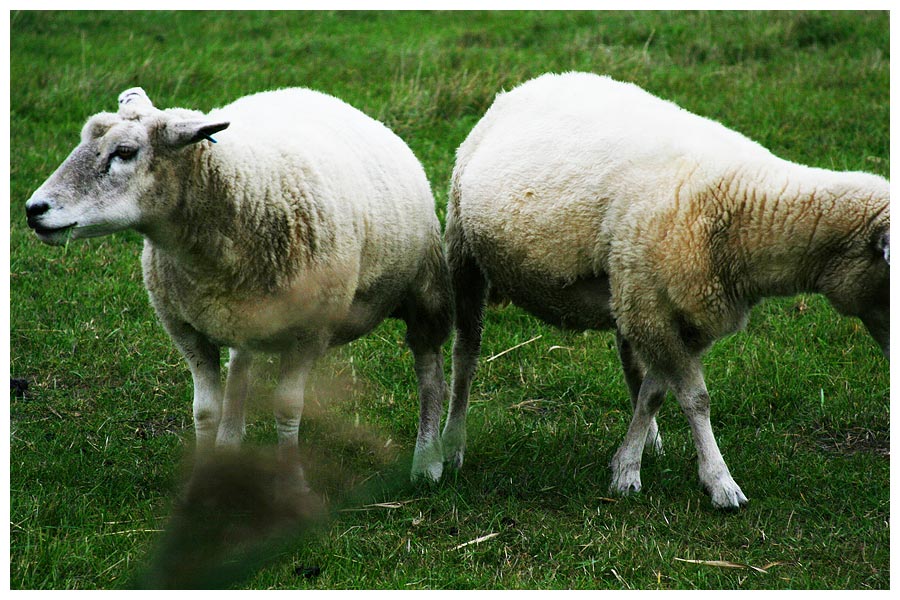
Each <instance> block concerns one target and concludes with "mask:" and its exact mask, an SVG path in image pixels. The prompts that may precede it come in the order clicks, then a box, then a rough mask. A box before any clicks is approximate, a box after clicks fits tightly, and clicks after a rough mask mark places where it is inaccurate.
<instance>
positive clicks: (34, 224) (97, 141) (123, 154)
mask: <svg viewBox="0 0 900 600" xmlns="http://www.w3.org/2000/svg"><path fill="white" fill-rule="evenodd" d="M135 89H137V90H140V89H139V88H135ZM126 94H129V96H128V98H131V99H132V100H137V101H138V102H137V103H136V105H137V106H131V107H126V106H123V108H121V109H120V111H119V114H113V113H100V114H97V115H94V116H93V117H91V118H90V119H89V120H88V122H87V123H86V124H85V126H84V128H83V129H82V132H81V143H80V144H79V145H78V146H77V147H76V148H75V149H74V150H73V151H72V153H71V154H70V155H69V157H68V158H67V159H66V160H65V161H64V162H63V163H62V165H60V166H59V168H58V169H57V170H56V171H55V172H54V173H53V174H52V175H51V176H50V178H49V179H47V181H45V182H44V184H43V185H41V186H40V187H39V188H38V189H37V190H36V191H35V192H34V194H32V196H31V198H30V199H29V200H28V202H26V204H25V212H26V215H27V218H28V225H29V227H31V228H32V229H33V230H34V232H35V233H36V234H37V237H38V239H40V240H41V241H42V242H44V243H47V244H52V245H61V244H64V243H65V242H66V241H67V240H69V239H76V238H86V237H96V236H101V235H106V234H109V233H113V232H116V231H121V230H124V229H128V228H137V229H140V228H141V227H142V226H145V225H147V224H148V223H150V222H152V220H153V219H154V218H159V217H160V216H161V215H160V213H161V212H164V211H165V198H161V197H160V196H159V195H157V194H154V193H153V192H154V188H155V187H156V184H157V181H158V179H159V178H160V177H165V176H166V171H167V170H166V169H165V168H164V167H163V163H164V162H165V157H167V156H170V155H171V154H172V153H173V152H177V151H178V150H179V149H181V148H184V147H185V146H188V145H189V144H193V143H195V142H198V141H200V140H203V139H208V138H209V136H210V135H212V134H213V133H215V132H217V131H221V130H222V129H225V128H226V127H227V126H228V123H211V122H206V121H202V120H186V119H183V118H181V117H178V116H175V115H172V114H169V113H166V112H163V111H160V110H157V109H155V108H153V105H152V103H150V100H149V99H148V98H146V95H144V94H143V90H140V92H139V93H137V92H133V91H126V92H123V96H125V95H126ZM120 102H122V100H121V98H120ZM126 108H127V109H128V110H126Z"/></svg>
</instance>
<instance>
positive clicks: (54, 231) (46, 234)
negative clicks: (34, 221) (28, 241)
mask: <svg viewBox="0 0 900 600" xmlns="http://www.w3.org/2000/svg"><path fill="white" fill-rule="evenodd" d="M29 225H31V224H30V223H29ZM76 225H78V223H72V224H70V225H65V226H63V227H41V226H40V225H31V228H32V229H34V233H35V234H37V237H38V239H39V240H41V241H42V242H44V243H45V244H50V245H52V246H58V245H61V244H63V243H65V242H66V241H67V240H68V239H69V236H70V234H71V231H72V228H74V227H75V226H76Z"/></svg>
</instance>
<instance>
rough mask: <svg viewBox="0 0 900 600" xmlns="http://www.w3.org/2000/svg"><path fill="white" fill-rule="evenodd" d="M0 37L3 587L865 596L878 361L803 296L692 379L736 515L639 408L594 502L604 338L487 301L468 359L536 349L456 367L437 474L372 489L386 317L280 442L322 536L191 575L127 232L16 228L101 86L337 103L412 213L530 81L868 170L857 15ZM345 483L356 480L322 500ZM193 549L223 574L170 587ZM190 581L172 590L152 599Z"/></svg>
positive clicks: (259, 431)
mask: <svg viewBox="0 0 900 600" xmlns="http://www.w3.org/2000/svg"><path fill="white" fill-rule="evenodd" d="M10 22H11V48H10V50H11V65H10V72H11V73H10V99H11V113H10V120H11V138H10V155H11V157H12V159H11V162H10V172H11V181H10V192H11V196H10V202H11V205H12V206H11V210H10V213H11V223H10V337H11V359H10V371H11V377H13V378H16V379H22V380H26V381H27V386H28V387H27V390H26V391H24V392H23V391H21V390H19V389H17V390H12V389H11V395H10V402H9V407H10V408H9V416H10V429H11V437H10V482H11V489H10V546H11V547H10V555H11V557H10V558H11V561H10V578H11V581H10V585H11V587H12V588H13V589H23V588H25V589H32V588H39V589H46V588H64V589H74V588H79V589H80V588H121V587H129V586H134V585H163V584H170V585H175V584H178V585H199V586H219V585H230V586H235V587H239V588H301V589H329V588H397V589H419V588H489V589H496V588H550V589H566V588H613V589H626V588H628V589H656V588H664V589H668V588H679V589H684V588H688V589H692V588H725V589H737V588H741V589H744V588H747V589H752V588H784V589H787V588H793V589H796V588H817V589H818V588H828V589H833V588H839V589H847V588H853V589H856V588H858V589H870V588H877V589H885V588H888V587H889V585H890V579H889V576H890V572H889V567H890V565H889V563H890V560H889V558H890V547H889V537H890V536H889V534H890V530H889V520H890V509H889V498H890V494H889V445H890V439H889V389H890V388H889V386H890V382H889V374H888V362H887V360H886V359H884V358H883V357H882V356H881V354H880V352H879V351H878V349H877V348H876V346H875V344H874V342H872V341H871V340H870V339H869V338H868V335H867V334H866V332H865V331H864V329H863V327H862V325H861V324H860V323H859V322H857V321H854V320H850V319H843V318H840V317H839V316H838V315H837V314H836V313H835V312H834V311H833V310H832V309H831V308H830V307H829V306H828V305H827V303H826V302H825V301H824V300H823V299H822V298H820V297H816V296H801V297H795V298H787V299H777V300H770V301H766V302H764V303H762V304H761V305H759V306H757V307H756V308H755V309H754V311H753V313H752V317H751V321H750V324H749V326H748V328H747V330H746V331H744V332H741V333H739V334H736V335H734V336H731V337H729V338H727V339H725V340H722V341H721V342H720V343H719V344H718V345H716V346H715V347H714V348H713V349H712V350H711V351H710V352H709V354H708V355H707V358H706V361H705V364H706V380H707V384H708V387H709V390H710V392H711V396H712V402H713V428H714V430H715V432H716V434H717V437H718V440H719V444H720V446H721V448H722V452H723V454H724V456H725V459H726V461H727V462H728V464H729V466H730V467H731V470H732V473H733V475H734V477H735V479H736V480H737V481H738V483H739V484H740V485H741V486H742V488H743V490H744V492H745V493H746V494H747V496H748V497H749V498H750V504H749V506H748V507H747V508H745V509H744V510H742V511H740V512H737V513H721V512H717V511H714V510H713V509H712V508H711V506H710V503H709V499H708V498H707V497H706V495H705V494H704V493H703V491H702V490H701V489H700V487H699V483H698V480H697V475H696V460H695V458H696V457H695V454H694V449H693V444H692V442H691V438H690V434H689V430H688V427H687V424H686V421H685V419H684V418H683V416H682V415H681V414H680V411H679V410H678V408H677V405H676V403H675V402H674V401H673V400H672V399H671V398H670V399H669V400H668V401H667V403H666V404H665V405H664V406H663V409H662V411H661V413H660V427H661V430H662V432H663V436H664V437H665V438H666V448H667V453H666V454H665V456H662V457H648V458H646V459H645V461H644V468H643V477H642V479H643V483H644V490H643V491H642V493H640V494H639V495H636V496H633V497H628V498H624V499H616V498H609V497H608V496H609V493H608V492H607V486H608V484H609V472H608V468H607V463H608V461H609V459H610V458H611V457H612V455H613V453H614V451H615V449H616V447H617V446H618V444H619V443H620V442H621V440H622V438H623V436H624V434H625V431H626V428H627V424H628V421H629V416H630V409H629V403H628V399H627V391H626V388H625V385H624V380H623V378H622V376H621V372H620V368H619V366H618V362H617V358H616V352H615V343H614V339H613V336H612V334H611V333H609V332H589V333H572V332H562V331H559V330H556V329H553V328H550V327H548V326H545V325H543V324H542V323H540V322H539V321H537V320H535V319H533V318H531V317H530V316H528V315H526V314H525V313H523V312H522V311H520V310H518V309H516V308H513V307H506V308H498V309H493V310H491V311H489V313H488V316H487V321H486V329H485V337H484V346H483V357H490V356H493V355H495V354H498V353H500V352H502V351H504V350H506V349H509V348H511V347H513V346H515V345H517V344H520V343H522V342H526V341H528V340H531V339H532V338H535V337H536V336H540V337H539V338H538V339H536V340H534V341H532V342H530V343H528V344H525V345H523V346H521V347H520V348H518V349H516V350H513V351H511V352H508V353H506V354H504V355H503V356H501V357H499V358H497V359H496V360H493V361H491V362H483V363H482V365H481V368H480V371H479V373H478V375H477V376H476V379H475V383H474V386H473V396H472V407H471V411H470V433H469V449H468V452H467V454H466V464H465V466H464V467H463V469H462V471H461V472H459V473H458V474H456V475H454V476H450V477H448V478H446V479H445V481H443V482H442V483H441V484H439V485H437V486H433V487H424V488H415V487H411V486H409V485H407V484H406V483H405V482H404V479H405V476H404V475H403V473H405V471H406V465H404V464H403V460H404V457H405V456H407V454H408V452H409V451H410V450H411V448H412V445H413V442H414V439H415V427H416V401H415V383H414V378H413V374H412V364H411V363H412V361H411V356H410V354H409V352H408V351H407V350H406V349H405V347H404V346H403V345H402V338H403V331H402V326H401V325H400V324H399V323H397V322H390V321H389V322H386V323H384V324H383V325H382V326H381V327H379V328H378V329H377V330H376V331H375V332H374V333H373V334H372V335H370V336H368V337H366V338H365V339H361V340H358V341H356V342H353V343H352V344H350V345H349V346H346V347H344V348H341V349H339V350H336V351H334V352H333V353H332V354H331V355H330V356H329V357H328V359H327V360H324V361H323V362H322V363H321V364H320V365H319V367H318V368H317V371H316V381H315V384H314V386H313V389H312V390H311V393H310V395H309V400H308V405H309V409H308V410H309V411H310V415H309V418H308V419H307V418H306V417H305V419H306V420H305V422H304V425H302V426H301V437H304V439H308V440H312V442H311V445H312V446H314V447H315V449H316V457H317V459H318V463H317V464H319V465H320V466H319V468H313V469H311V473H310V476H311V479H312V480H313V481H314V483H315V482H318V483H319V484H320V485H321V486H322V488H321V489H323V490H325V491H326V492H327V493H328V494H329V496H328V497H329V499H330V500H332V502H333V504H332V507H333V508H335V510H334V511H333V513H332V514H331V516H330V518H329V519H327V520H324V521H322V522H317V523H316V524H315V526H314V527H311V528H309V529H306V530H304V531H297V532H296V536H288V537H287V538H286V539H285V538H281V539H278V540H274V541H271V543H267V542H266V541H265V540H262V539H261V536H259V535H257V536H254V535H252V534H259V533H260V532H264V531H266V527H267V526H268V525H260V526H259V527H256V526H254V527H253V528H252V529H253V531H250V532H247V531H244V533H243V534H241V533H239V532H240V531H241V527H240V523H232V525H231V526H230V527H231V528H230V529H229V530H228V532H226V534H227V535H226V534H222V533H221V532H218V533H217V532H212V533H210V532H209V531H207V532H206V534H208V535H209V536H210V538H209V539H213V540H214V539H227V540H229V546H228V547H227V548H225V550H226V551H222V548H221V547H214V546H204V545H203V544H200V543H199V542H198V541H197V540H199V539H201V538H200V537H199V536H201V535H203V532H201V533H197V532H196V531H194V530H187V531H185V530H183V529H179V528H178V525H179V524H180V523H182V522H184V520H185V519H184V518H183V517H184V515H181V517H179V516H176V517H175V518H172V517H171V515H172V512H173V510H174V509H175V508H177V507H178V506H181V505H180V504H178V503H177V502H176V498H177V495H178V493H179V489H180V485H181V477H182V473H183V470H184V463H185V453H186V451H187V450H188V449H189V448H190V446H191V444H192V440H193V433H192V424H191V407H190V398H191V383H190V376H189V373H188V370H187V368H186V367H185V366H184V365H183V363H182V360H181V357H180V356H179V355H178V353H177V351H176V350H175V348H174V346H173V345H172V343H171V342H170V341H169V340H168V338H167V337H166V335H165V334H164V332H163V330H162V328H161V327H160V326H159V325H158V324H157V322H156V320H155V317H154V315H153V312H152V310H151V308H150V306H149V304H148V301H147V297H146V293H145V292H144V290H143V287H142V283H141V275H140V267H139V260H138V257H139V253H140V249H141V240H140V237H139V236H138V235H137V234H135V233H131V232H128V233H122V234H117V235H114V236H110V237H107V238H101V239H93V240H87V241H79V242H74V243H72V244H70V245H69V246H67V247H65V248H52V247H47V246H43V245H42V244H40V243H39V242H38V241H37V239H36V238H35V237H34V235H33V234H31V233H30V232H29V231H28V229H27V227H26V225H25V216H24V209H23V204H24V202H25V200H26V199H27V198H28V196H29V195H30V194H31V192H32V191H33V190H34V189H35V188H36V187H37V186H38V185H39V184H40V183H41V182H42V181H43V180H44V179H45V178H46V177H47V176H48V175H49V174H50V173H51V172H52V170H53V169H54V168H55V167H56V166H57V165H58V164H59V163H60V162H61V161H62V160H63V158H65V156H66V155H67V153H68V152H69V151H70V150H71V149H72V148H73V147H74V146H75V144H76V143H77V141H78V135H79V131H80V128H81V125H82V124H83V122H84V121H85V119H86V118H87V117H88V116H89V115H91V114H93V113H95V112H99V111H101V110H114V109H115V102H116V96H117V95H118V93H119V92H120V91H122V90H123V89H125V88H128V87H131V86H133V85H140V86H142V87H144V88H145V89H146V90H147V91H148V93H149V94H150V96H151V97H152V98H153V100H154V102H155V103H156V105H157V106H162V107H167V106H188V107H192V108H198V109H202V110H208V109H210V108H212V107H214V106H217V105H221V104H224V103H226V102H228V101H230V100H232V99H234V98H237V97H239V96H241V95H243V94H246V93H249V92H254V91H258V90H261V89H266V88H273V87H278V86H291V85H303V86H308V87H313V88H316V89H319V90H322V91H325V92H328V93H330V94H333V95H336V96H338V97H341V98H343V99H344V100H346V101H348V102H350V103H351V104H353V105H355V106H357V107H358V108H360V109H362V110H364V111H365V112H367V113H368V114H370V115H372V116H374V117H377V118H379V119H381V120H383V121H384V122H385V123H387V124H388V125H389V126H390V127H392V128H393V129H394V130H395V131H396V132H397V133H398V134H399V135H401V137H403V138H404V139H405V140H406V141H407V142H408V143H409V144H410V146H411V147H412V148H413V150H414V151H415V153H416V154H417V156H418V157H419V158H420V160H421V161H422V162H423V164H424V165H425V168H426V171H427V173H428V176H429V178H430V180H431V183H432V186H433V189H434V192H435V197H436V201H437V207H438V213H439V215H440V217H441V219H443V215H444V207H445V205H446V195H447V194H446V192H447V187H448V180H449V175H450V172H451V169H452V163H453V158H454V151H455V148H456V147H457V146H458V145H459V143H460V142H461V141H462V140H463V139H464V138H465V136H466V134H467V133H468V131H469V130H470V129H471V127H472V126H473V125H474V124H475V123H476V121H477V120H478V119H479V117H480V116H481V115H482V114H483V112H484V111H485V110H486V109H487V107H488V106H489V105H490V103H491V101H492V99H493V96H494V94H495V93H496V92H497V91H499V90H501V89H503V88H507V89H508V88H510V87H511V86H513V85H515V84H517V83H519V82H521V81H524V80H526V79H528V78H531V77H533V76H536V75H538V74H540V73H543V72H547V71H563V70H588V71H594V72H598V73H608V74H611V75H613V76H614V77H616V78H619V79H624V80H628V81H633V82H635V83H637V84H639V85H641V86H644V87H645V88H647V89H649V90H650V91H652V92H654V93H656V94H658V95H660V96H663V97H665V98H669V99H672V100H675V101H676V102H678V103H679V104H681V105H682V106H684V107H685V108H687V109H689V110H692V111H694V112H697V113H700V114H703V115H706V116H710V117H713V118H715V119H718V120H720V121H721V122H723V123H725V124H726V125H728V126H730V127H732V128H734V129H737V130H738V131H741V132H743V133H745V134H747V135H749V136H750V137H752V138H753V139H755V140H757V141H759V142H760V143H762V144H763V145H765V146H767V147H769V148H770V149H772V150H773V151H774V152H775V153H776V154H778V155H781V156H783V157H785V158H788V159H791V160H795V161H798V162H803V163H806V164H812V165H815V166H821V167H826V168H834V169H853V170H866V171H871V172H875V173H878V174H881V175H884V176H887V175H888V173H889V167H890V156H889V133H888V131H889V128H888V124H889V60H890V55H889V19H888V14H887V13H886V12H882V13H850V12H846V13H845V12H841V13H796V12H773V13H759V12H740V13H731V12H724V13H703V12H700V13H697V12H668V13H656V12H640V13H631V12H613V13H603V12H601V13H594V12H577V13H571V12H550V13H522V12H512V13H508V12H504V13H496V12H484V13H459V12H452V13H381V12H377V13H330V12H316V13H302V12H298V13H274V14H273V13H264V12H260V13H230V12H216V13H204V12H190V13H187V12H185V13H147V12H127V13H124V12H123V13H112V12H110V13H107V12H104V13H94V12H14V13H11V15H10ZM447 351H448V352H447V353H448V355H449V346H448V348H447ZM268 366H269V365H268V362H267V361H265V360H260V361H259V364H258V365H257V368H258V369H259V370H260V371H261V372H262V373H263V374H265V373H266V369H267V368H268ZM447 371H448V373H449V366H448V369H447ZM264 379H265V381H266V383H264V384H262V385H261V386H260V387H259V390H258V392H259V393H258V394H257V395H258V396H259V400H260V402H259V403H258V404H259V405H258V406H257V407H256V408H255V409H254V411H253V414H252V418H251V420H250V421H249V423H248V445H249V446H251V447H255V448H259V449H260V452H264V451H265V449H266V447H267V446H268V445H269V444H271V443H272V442H273V441H274V438H275V433H274V425H273V420H272V419H271V418H270V417H269V413H268V412H267V409H266V408H265V396H266V391H267V389H269V388H268V387H267V386H268V382H269V380H268V379H267V378H264ZM313 442H314V443H313ZM397 461H399V462H398V463H397ZM395 463H397V464H395ZM248 471H252V469H249V468H248ZM237 472H238V473H241V472H242V471H237ZM397 473H400V475H397ZM367 478H368V480H367V481H368V485H370V486H371V485H372V483H373V482H380V487H378V488H377V489H375V490H374V491H373V490H370V489H368V488H366V487H365V486H362V487H359V488H355V489H353V490H348V489H346V488H343V489H342V487H341V486H342V485H344V484H346V482H359V481H360V480H365V479H367ZM251 488H252V486H250V487H246V486H245V487H244V488H239V492H237V493H236V495H237V496H239V498H238V500H241V501H242V502H244V504H241V502H237V503H232V504H228V502H227V501H226V500H222V503H223V504H221V505H216V504H214V505H213V506H212V510H213V511H215V510H218V509H221V510H222V515H223V518H224V516H229V518H231V519H237V518H238V517H239V516H240V515H242V514H245V513H253V510H252V509H253V507H254V505H255V503H256V502H259V503H260V505H261V504H262V503H263V502H265V501H266V499H265V498H260V497H256V496H254V495H253V494H254V493H255V492H258V489H257V488H252V489H251ZM323 493H324V492H323ZM353 509H355V510H353ZM226 513H227V515H226ZM217 516H218V515H217ZM204 522H206V521H204ZM269 525H271V524H269ZM245 529H246V528H245ZM235 532H238V533H235ZM220 534H221V535H223V536H225V537H223V538H216V536H217V535H220ZM242 535H243V537H241V536H242ZM481 538H484V539H483V540H482V541H480V542H478V543H470V544H467V542H471V541H473V540H478V539H481ZM185 539H186V540H187V542H185ZM204 539H205V538H204ZM204 552H205V554H203V553H204ZM164 553H168V554H166V556H167V558H168V561H169V562H166V561H165V560H162V559H161V558H160V557H161V556H162V555H163V554H164ZM220 555H222V557H223V560H224V561H225V562H224V563H222V565H224V567H223V568H219V569H216V568H213V567H214V566H215V565H212V566H211V568H210V569H209V570H208V571H207V572H205V574H204V573H200V572H199V570H200V567H201V566H204V565H206V566H210V564H207V563H206V562H204V561H210V560H211V559H212V558H214V557H219V556H220ZM192 561H196V562H197V565H198V571H197V573H195V575H196V577H194V578H193V579H191V575H190V571H188V572H187V573H188V574H187V575H185V578H184V579H180V580H173V579H171V578H169V579H166V573H167V569H172V568H173V567H172V565H180V566H182V567H183V566H184V565H186V564H193V563H192ZM691 561H695V562H691ZM710 561H727V562H728V563H731V564H730V566H727V564H726V563H715V562H710ZM220 566H221V565H220ZM148 573H149V575H148ZM154 573H155V575H154ZM154 577H155V578H154ZM204 577H205V578H204ZM173 582H174V583H173Z"/></svg>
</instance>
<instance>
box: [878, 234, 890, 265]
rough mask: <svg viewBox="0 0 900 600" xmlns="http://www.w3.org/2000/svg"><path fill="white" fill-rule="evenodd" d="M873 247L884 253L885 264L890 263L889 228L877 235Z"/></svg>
mask: <svg viewBox="0 0 900 600" xmlns="http://www.w3.org/2000/svg"><path fill="white" fill-rule="evenodd" d="M875 248H876V249H877V250H878V251H879V252H881V253H882V255H884V260H885V262H887V264H889V265H890V264H891V232H890V230H888V231H885V232H884V233H882V234H881V235H880V236H878V241H877V242H876V243H875Z"/></svg>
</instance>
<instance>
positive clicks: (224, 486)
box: [137, 451, 328, 589]
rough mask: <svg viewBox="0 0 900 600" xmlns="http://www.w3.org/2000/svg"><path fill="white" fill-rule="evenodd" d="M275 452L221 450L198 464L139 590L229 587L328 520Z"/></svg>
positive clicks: (318, 500) (296, 471) (297, 473)
mask: <svg viewBox="0 0 900 600" xmlns="http://www.w3.org/2000/svg"><path fill="white" fill-rule="evenodd" d="M274 454H275V453H274V452H271V453H264V452H261V451H255V452H254V451H243V452H227V453H225V452H222V453H217V456H216V457H215V458H214V459H211V460H209V461H205V462H204V463H203V464H200V465H197V466H196V467H195V468H194V471H193V473H192V474H191V476H190V478H189V479H188V482H187V484H186V485H185V488H184V490H183V491H182V493H181V495H180V496H179V497H178V498H177V499H176V500H175V501H174V505H173V507H172V515H171V517H170V519H169V522H168V523H167V525H166V529H165V531H164V533H163V534H162V538H161V540H160V541H159V546H158V548H157V550H156V552H155V555H154V557H153V560H152V563H151V565H150V567H149V569H148V570H147V572H146V573H145V574H144V575H143V576H142V577H141V578H140V580H139V581H138V582H137V587H141V588H154V589H159V588H169V589H221V588H224V587H229V586H231V585H234V584H236V583H238V582H240V581H241V580H242V579H245V578H246V577H249V576H251V575H252V574H253V573H254V572H255V571H256V570H258V569H259V568H261V567H262V566H264V565H265V564H266V563H267V562H269V561H271V560H273V559H274V558H275V557H276V556H277V555H278V554H279V553H280V552H281V551H282V549H284V548H285V547H286V546H287V544H289V543H291V542H294V541H297V540H299V539H302V538H303V537H305V536H308V535H310V534H312V533H313V531H314V530H315V529H316V528H317V527H318V526H320V525H322V524H324V523H325V522H327V516H328V510H327V508H326V505H325V502H324V500H323V499H322V497H321V496H320V495H319V494H317V493H315V492H313V491H311V490H310V488H309V486H308V484H307V482H306V480H305V478H304V476H303V471H302V469H300V468H299V467H298V465H296V464H291V463H290V462H288V461H282V460H278V459H277V458H275V456H274Z"/></svg>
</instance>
